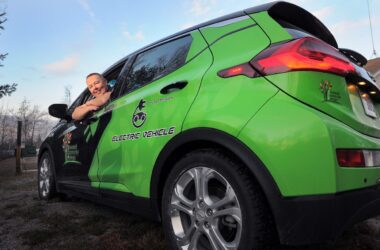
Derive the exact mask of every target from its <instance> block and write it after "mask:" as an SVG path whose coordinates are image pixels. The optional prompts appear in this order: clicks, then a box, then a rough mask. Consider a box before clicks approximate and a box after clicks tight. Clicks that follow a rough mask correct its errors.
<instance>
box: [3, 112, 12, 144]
mask: <svg viewBox="0 0 380 250" xmlns="http://www.w3.org/2000/svg"><path fill="white" fill-rule="evenodd" d="M12 112H13V109H10V108H8V107H7V108H4V107H1V109H0V139H1V140H0V145H1V147H4V145H5V143H6V142H7V139H8V138H10V130H11V129H14V126H12V125H11V120H12V119H11V118H12V116H11V114H12Z"/></svg>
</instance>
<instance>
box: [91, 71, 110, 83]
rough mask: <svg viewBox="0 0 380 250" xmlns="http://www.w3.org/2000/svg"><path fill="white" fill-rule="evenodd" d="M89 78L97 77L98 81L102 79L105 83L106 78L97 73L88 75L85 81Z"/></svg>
mask: <svg viewBox="0 0 380 250" xmlns="http://www.w3.org/2000/svg"><path fill="white" fill-rule="evenodd" d="M90 76H99V77H100V79H102V81H103V82H105V81H107V80H106V78H104V76H103V75H102V74H99V73H97V72H94V73H91V74H88V75H87V76H86V79H88V78H89V77H90Z"/></svg>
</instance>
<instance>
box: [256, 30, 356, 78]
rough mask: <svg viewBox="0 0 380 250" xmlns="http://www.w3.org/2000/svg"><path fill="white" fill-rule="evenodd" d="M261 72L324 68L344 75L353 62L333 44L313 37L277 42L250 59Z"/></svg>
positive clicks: (353, 68)
mask: <svg viewBox="0 0 380 250" xmlns="http://www.w3.org/2000/svg"><path fill="white" fill-rule="evenodd" d="M250 63H251V64H252V66H253V67H254V68H256V69H257V70H258V71H260V73H261V74H262V75H271V74H277V73H283V72H289V71H304V70H311V71H323V72H329V73H333V74H337V75H342V76H345V75H347V74H348V73H354V72H355V67H354V65H353V64H352V63H351V62H350V61H349V60H348V59H347V58H346V57H345V56H344V55H342V54H341V53H340V52H339V51H338V50H337V49H335V48H334V47H332V46H330V45H328V44H326V43H324V42H322V41H321V40H318V39H316V38H312V37H304V38H301V39H298V40H294V41H291V42H288V43H285V44H276V45H273V46H271V47H269V48H268V49H266V50H264V51H263V52H261V53H260V54H259V55H257V56H256V57H255V58H253V59H252V61H251V62H250Z"/></svg>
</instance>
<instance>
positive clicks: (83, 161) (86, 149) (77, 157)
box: [54, 90, 97, 189]
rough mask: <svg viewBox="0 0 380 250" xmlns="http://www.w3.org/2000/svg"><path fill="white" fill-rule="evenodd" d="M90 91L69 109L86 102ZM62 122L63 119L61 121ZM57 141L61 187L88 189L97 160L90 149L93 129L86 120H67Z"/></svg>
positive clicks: (56, 169)
mask: <svg viewBox="0 0 380 250" xmlns="http://www.w3.org/2000/svg"><path fill="white" fill-rule="evenodd" d="M88 95H89V93H88V91H87V90H86V91H84V92H83V93H82V94H81V95H80V97H79V98H78V99H77V100H76V101H75V102H74V103H73V105H72V106H71V107H70V109H69V113H71V112H72V111H73V110H74V109H75V107H77V106H78V105H81V104H82V103H84V102H85V100H86V98H87V97H88ZM61 122H62V121H61ZM57 132H58V133H57V135H56V141H55V145H54V146H55V152H57V155H56V158H57V160H56V167H55V171H56V177H57V182H58V185H59V186H60V188H65V189H66V188H70V189H72V188H74V189H77V188H78V189H81V188H82V189H88V187H89V186H90V184H89V182H90V179H89V177H88V171H89V168H90V166H91V164H92V161H94V160H95V161H97V158H96V157H94V153H93V152H91V150H90V143H89V141H90V140H91V138H92V134H91V130H90V128H89V126H88V124H87V123H86V122H84V121H74V120H72V121H67V122H64V124H62V125H61V127H60V129H59V131H57Z"/></svg>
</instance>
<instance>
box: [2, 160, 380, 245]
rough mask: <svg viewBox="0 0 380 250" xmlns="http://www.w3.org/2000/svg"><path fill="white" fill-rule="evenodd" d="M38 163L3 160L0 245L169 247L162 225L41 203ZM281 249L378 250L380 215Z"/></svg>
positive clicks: (91, 208) (75, 203) (81, 204)
mask: <svg viewBox="0 0 380 250" xmlns="http://www.w3.org/2000/svg"><path fill="white" fill-rule="evenodd" d="M35 161H36V159H35V158H26V160H24V165H25V167H27V168H28V169H29V170H32V171H28V172H26V173H23V174H22V175H21V176H17V177H16V176H15V175H14V173H15V167H14V162H15V160H14V159H8V160H5V161H1V162H0V249H134V250H135V249H166V243H165V239H164V236H163V232H162V227H161V225H160V224H158V223H154V222H151V221H148V220H145V219H143V218H141V217H138V216H136V215H131V214H128V213H126V212H123V211H120V210H117V209H112V208H108V207H105V206H101V205H96V204H93V203H90V202H86V201H83V200H77V199H72V200H68V201H61V200H60V199H58V198H56V199H53V200H51V201H48V202H46V201H40V200H39V199H38V194H37V181H36V175H37V172H35V171H33V168H35V166H36V162H35ZM33 166H34V167H33ZM277 249H345V250H346V249H380V217H378V218H374V219H370V220H367V221H365V222H363V223H360V224H358V225H356V226H354V227H353V228H351V229H349V230H347V231H346V232H344V233H343V235H342V236H341V237H340V238H338V239H337V240H336V241H334V242H328V243H326V244H323V245H314V246H303V247H296V248H295V247H285V246H283V247H279V248H277Z"/></svg>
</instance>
